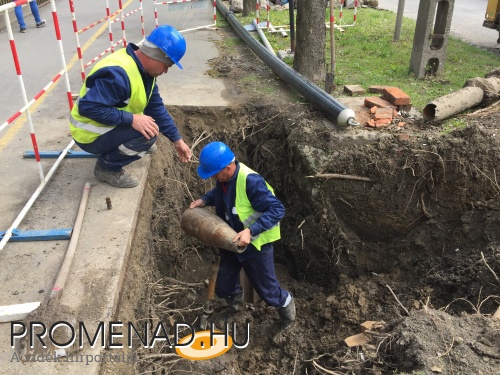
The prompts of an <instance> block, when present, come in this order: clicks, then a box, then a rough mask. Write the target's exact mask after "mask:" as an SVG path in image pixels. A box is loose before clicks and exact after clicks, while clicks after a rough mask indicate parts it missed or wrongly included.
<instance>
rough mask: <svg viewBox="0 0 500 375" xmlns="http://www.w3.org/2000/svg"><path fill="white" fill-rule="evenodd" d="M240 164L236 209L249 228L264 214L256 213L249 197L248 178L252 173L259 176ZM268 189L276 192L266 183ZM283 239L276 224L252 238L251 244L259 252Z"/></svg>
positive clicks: (244, 224) (245, 225)
mask: <svg viewBox="0 0 500 375" xmlns="http://www.w3.org/2000/svg"><path fill="white" fill-rule="evenodd" d="M239 164H240V170H239V172H238V177H237V180H236V199H235V208H236V212H237V214H238V218H239V219H240V221H241V222H242V223H243V226H244V227H245V228H248V227H249V226H250V225H251V224H252V223H254V222H255V221H257V219H258V218H259V217H260V216H262V214H263V213H262V212H258V211H255V210H254V209H253V207H252V204H251V203H250V200H249V199H248V197H247V176H248V175H249V174H251V173H255V174H257V172H255V171H253V170H251V169H250V168H248V167H247V166H246V165H245V164H243V163H239ZM266 185H267V188H268V189H269V190H270V191H271V193H273V195H274V190H273V188H272V187H271V185H269V184H268V183H267V182H266ZM280 238H281V233H280V225H279V223H278V224H276V225H275V226H274V227H272V228H271V229H268V230H266V231H264V232H262V233H261V234H259V235H257V236H255V237H252V241H251V244H252V245H253V246H255V248H256V249H257V250H260V248H261V247H262V245H264V244H266V243H270V242H274V241H277V240H279V239H280Z"/></svg>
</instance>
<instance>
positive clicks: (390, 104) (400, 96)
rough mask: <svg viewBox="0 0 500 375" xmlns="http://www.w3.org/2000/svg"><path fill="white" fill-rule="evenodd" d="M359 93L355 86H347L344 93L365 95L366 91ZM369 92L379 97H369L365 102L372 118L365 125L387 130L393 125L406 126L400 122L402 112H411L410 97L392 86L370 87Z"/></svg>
mask: <svg viewBox="0 0 500 375" xmlns="http://www.w3.org/2000/svg"><path fill="white" fill-rule="evenodd" d="M361 90H362V91H359V87H358V89H356V88H355V87H353V86H345V87H344V91H345V92H347V93H349V94H351V95H354V94H357V95H360V94H364V89H362V88H361ZM368 92H369V93H371V94H379V96H369V97H366V98H365V100H364V106H365V107H367V108H369V109H370V118H369V119H368V120H367V121H366V122H365V125H366V126H368V127H371V128H385V127H387V126H389V125H391V124H393V123H394V124H396V125H398V126H400V127H403V126H405V123H404V122H403V121H400V112H401V111H404V112H409V111H410V109H411V103H410V97H409V96H408V95H407V94H406V93H404V92H403V91H402V90H401V89H400V88H398V87H392V86H370V87H369V88H368Z"/></svg>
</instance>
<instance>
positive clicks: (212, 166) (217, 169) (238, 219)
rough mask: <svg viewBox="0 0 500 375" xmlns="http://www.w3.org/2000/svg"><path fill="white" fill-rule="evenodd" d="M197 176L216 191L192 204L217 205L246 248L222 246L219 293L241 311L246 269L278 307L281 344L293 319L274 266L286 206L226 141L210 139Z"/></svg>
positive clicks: (288, 296)
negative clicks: (242, 278) (242, 279)
mask: <svg viewBox="0 0 500 375" xmlns="http://www.w3.org/2000/svg"><path fill="white" fill-rule="evenodd" d="M198 175H199V176H200V177H201V178H203V179H207V178H210V177H213V178H214V179H215V180H216V181H217V182H216V184H215V188H214V189H213V190H211V191H209V192H207V193H206V194H205V195H203V196H202V197H201V198H200V199H197V200H195V201H194V202H192V203H191V204H190V206H189V207H190V208H195V207H205V206H215V211H216V214H217V216H219V217H220V218H222V219H223V220H224V221H226V223H228V224H229V226H230V227H231V228H233V229H234V230H235V231H236V233H237V236H236V237H235V238H234V240H233V241H234V242H238V246H246V247H247V248H246V250H245V251H244V252H243V253H241V254H238V253H235V252H231V251H227V250H223V249H221V250H220V256H221V257H220V266H219V273H218V275H217V283H216V289H215V290H216V293H217V296H218V297H219V298H224V299H226V301H227V302H228V303H229V305H230V306H231V307H232V308H233V309H234V310H238V309H239V307H240V304H241V302H242V293H243V292H242V287H241V285H240V282H239V277H240V271H241V269H242V268H243V269H244V270H245V273H246V274H247V276H248V278H249V280H250V282H251V283H252V286H253V287H254V289H255V290H256V291H257V293H258V295H259V296H260V298H262V300H263V301H264V302H265V303H266V304H267V305H268V306H274V307H276V308H277V309H278V314H279V316H280V319H281V326H280V328H279V329H278V332H277V333H276V334H275V335H274V337H273V342H274V343H275V344H279V343H281V342H282V341H283V340H284V339H285V338H284V333H285V332H287V331H288V330H289V329H290V328H292V327H293V325H294V322H295V303H294V299H293V297H292V295H291V294H290V292H288V291H287V290H285V289H283V288H282V287H281V286H280V284H279V282H278V280H277V278H276V273H275V270H274V250H273V245H272V243H273V242H274V241H276V240H278V239H280V237H281V235H280V225H279V222H280V220H281V219H282V218H283V216H284V214H285V208H284V207H283V204H282V203H281V202H280V201H279V200H278V198H276V197H275V195H274V192H273V189H272V187H271V186H270V185H269V184H268V183H267V182H266V181H265V180H264V178H263V177H262V176H260V175H259V174H258V173H256V172H254V171H253V170H251V169H250V168H248V167H247V166H246V165H244V164H243V163H240V162H238V161H236V160H235V157H234V153H233V152H232V151H231V149H230V148H229V147H228V146H227V145H226V144H224V143H222V142H211V143H209V144H207V145H206V146H205V147H204V148H203V149H202V150H201V153H200V165H199V166H198Z"/></svg>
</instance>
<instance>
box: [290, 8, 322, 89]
mask: <svg viewBox="0 0 500 375" xmlns="http://www.w3.org/2000/svg"><path fill="white" fill-rule="evenodd" d="M326 3H327V2H326V0H308V1H297V32H296V48H295V56H294V61H293V67H294V69H295V70H296V71H297V72H299V73H300V74H302V75H303V76H305V77H307V78H308V79H310V80H311V81H313V82H315V83H319V82H321V81H323V79H324V78H325V43H326V27H325V17H326Z"/></svg>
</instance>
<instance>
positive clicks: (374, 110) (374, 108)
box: [370, 105, 378, 115]
mask: <svg viewBox="0 0 500 375" xmlns="http://www.w3.org/2000/svg"><path fill="white" fill-rule="evenodd" d="M377 109H378V107H377V106H376V105H374V106H373V107H371V108H370V113H371V114H372V115H373V114H375V112H377Z"/></svg>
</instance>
